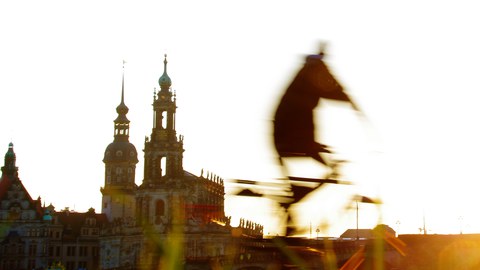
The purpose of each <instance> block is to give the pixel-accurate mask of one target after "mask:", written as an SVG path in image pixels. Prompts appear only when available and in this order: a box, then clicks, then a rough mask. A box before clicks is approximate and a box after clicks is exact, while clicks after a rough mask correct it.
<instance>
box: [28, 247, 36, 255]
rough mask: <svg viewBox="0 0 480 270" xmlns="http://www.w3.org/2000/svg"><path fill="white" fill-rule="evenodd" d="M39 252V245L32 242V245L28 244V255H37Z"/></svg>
mask: <svg viewBox="0 0 480 270" xmlns="http://www.w3.org/2000/svg"><path fill="white" fill-rule="evenodd" d="M36 254H37V245H36V244H30V246H28V255H31V256H33V255H36Z"/></svg>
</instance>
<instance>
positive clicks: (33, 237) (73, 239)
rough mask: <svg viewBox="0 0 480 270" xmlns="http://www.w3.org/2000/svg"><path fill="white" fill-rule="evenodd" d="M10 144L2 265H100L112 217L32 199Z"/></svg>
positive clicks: (1, 222) (0, 212) (0, 226)
mask: <svg viewBox="0 0 480 270" xmlns="http://www.w3.org/2000/svg"><path fill="white" fill-rule="evenodd" d="M15 161H16V155H15V152H14V150H13V144H12V143H10V144H9V147H8V151H7V153H6V154H5V165H4V166H3V167H2V177H1V179H0V269H1V270H16V269H19V270H21V269H28V270H31V269H48V268H49V267H51V266H53V265H63V266H65V267H66V269H98V268H99V254H100V253H99V236H100V232H101V228H103V227H104V226H105V225H106V223H107V219H106V216H105V215H103V214H97V213H95V210H94V209H93V208H91V209H90V210H89V211H88V212H86V213H76V212H72V211H70V210H68V209H64V210H62V211H59V212H56V211H55V207H54V206H53V205H49V206H42V203H41V199H40V197H39V198H37V199H36V200H34V199H32V198H31V196H30V194H29V193H28V191H27V190H26V188H25V186H24V185H23V183H22V181H21V180H20V178H19V176H18V167H16V164H15Z"/></svg>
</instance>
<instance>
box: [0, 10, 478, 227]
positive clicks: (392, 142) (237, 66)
mask: <svg viewBox="0 0 480 270" xmlns="http://www.w3.org/2000/svg"><path fill="white" fill-rule="evenodd" d="M419 2H420V1H401V2H398V3H397V4H392V3H388V4H387V3H385V1H155V2H143V1H135V2H133V1H132V2H126V1H81V2H80V1H79V2H68V3H67V2H66V1H41V2H39V1H17V2H15V3H13V2H12V3H5V2H1V3H0V119H1V123H2V128H1V129H0V153H2V152H6V151H7V148H8V143H9V142H10V141H13V143H14V144H15V152H16V154H17V166H19V169H20V172H19V173H20V178H21V179H22V181H23V183H24V184H25V186H26V187H27V189H28V190H29V192H30V194H31V195H32V196H33V197H34V198H36V197H37V196H41V197H42V199H43V200H44V201H45V202H46V203H47V204H49V203H53V204H54V205H55V206H56V209H57V210H59V209H63V208H64V207H66V206H68V207H70V208H71V209H72V208H73V209H75V210H77V211H85V210H87V209H88V208H89V207H91V206H93V207H94V208H96V209H97V211H99V210H100V202H101V193H100V191H99V188H100V187H101V186H103V184H104V178H103V176H104V164H103V162H102V159H103V153H104V150H105V148H106V147H107V145H108V144H109V143H110V142H112V140H113V120H114V119H115V118H116V116H117V114H116V111H115V108H116V106H117V105H118V104H119V102H120V90H121V77H122V60H123V59H125V60H126V61H127V65H126V70H125V87H126V88H125V91H126V93H125V95H126V96H125V98H126V104H127V106H128V107H129V108H130V112H129V113H128V118H129V119H130V120H131V126H130V132H131V137H130V141H131V142H132V143H133V144H134V145H135V146H136V147H137V151H138V152H139V159H141V162H140V163H139V164H138V166H137V172H138V173H137V183H141V180H142V178H143V153H142V149H143V141H144V137H145V136H147V135H148V136H149V135H150V132H151V128H152V108H151V103H152V95H153V88H154V87H157V88H158V84H157V80H158V78H159V76H160V75H161V74H162V72H163V62H162V61H163V55H164V54H165V53H167V54H168V61H169V64H168V74H169V75H170V77H171V78H172V81H173V85H172V87H173V89H174V90H175V91H176V93H177V98H178V99H177V104H178V110H177V131H178V133H179V134H182V135H184V136H185V149H186V151H185V154H184V168H185V169H186V170H188V171H190V172H192V173H194V174H196V175H199V174H200V170H201V169H202V168H204V169H205V170H208V171H211V172H213V173H215V174H217V175H219V176H221V177H222V178H224V179H227V180H228V179H231V178H247V179H259V180H262V179H267V180H268V179H272V178H275V177H278V176H279V175H280V168H279V167H278V166H277V164H276V163H275V156H274V152H273V151H272V149H271V135H270V134H271V131H270V127H271V126H270V120H271V119H272V114H273V111H274V106H275V104H276V102H277V99H278V98H279V97H280V96H281V94H282V93H283V90H284V88H285V86H286V85H287V84H288V83H289V80H290V79H291V77H292V76H293V74H294V73H295V71H296V70H297V69H298V68H299V67H300V65H301V64H302V62H303V57H304V56H305V55H306V54H309V53H315V52H317V51H318V45H319V42H320V41H326V42H328V58H327V62H328V64H329V66H330V68H331V70H332V71H334V72H335V74H336V76H337V78H338V79H339V80H340V81H341V82H342V83H343V85H344V87H345V88H346V89H348V91H349V93H350V95H351V96H352V97H353V98H354V99H355V100H356V101H357V103H358V104H359V105H360V106H361V107H362V108H363V110H364V112H365V114H366V115H367V118H368V122H361V121H360V118H359V117H357V115H356V114H355V113H353V112H352V111H351V110H350V109H349V108H348V107H346V106H340V107H334V106H326V107H324V109H322V110H319V112H318V113H319V114H318V119H317V120H318V124H319V125H320V122H321V129H319V131H318V132H319V134H321V136H322V139H323V141H324V142H326V143H328V144H330V145H332V147H333V148H335V149H338V151H339V154H338V155H339V157H341V158H343V159H347V160H350V161H351V162H350V163H348V164H347V165H345V167H344V172H345V174H344V177H345V178H346V179H347V180H351V181H354V182H355V183H356V185H354V186H349V187H337V186H335V187H332V186H330V187H327V188H326V189H324V190H322V191H320V192H319V193H318V194H315V195H314V196H312V197H311V198H310V200H308V202H306V203H305V205H304V206H303V207H302V211H303V214H304V215H303V218H301V221H302V224H304V225H305V226H306V227H308V226H309V224H310V223H311V224H312V227H313V228H314V230H315V228H316V227H318V226H320V225H321V224H327V223H328V224H329V226H328V228H327V227H322V231H321V234H329V235H338V234H340V233H341V232H343V231H344V230H345V229H347V228H354V227H355V213H354V211H353V210H348V211H344V210H342V209H343V208H344V207H345V204H346V202H347V201H348V198H349V197H350V195H351V194H355V193H361V194H364V195H368V196H372V197H380V198H381V199H382V200H383V201H384V204H383V205H382V208H381V211H380V213H381V221H382V222H384V223H386V224H388V225H390V226H391V227H393V228H394V229H395V230H398V231H399V232H400V233H418V232H419V231H418V228H419V227H422V226H423V216H425V220H426V225H427V229H428V230H429V233H459V232H460V231H463V232H464V233H465V232H480V218H479V217H478V211H477V208H478V205H480V198H479V197H478V191H477V187H478V185H477V182H478V180H479V179H480V172H479V171H478V169H477V168H478V165H477V164H478V162H480V158H479V157H478V155H477V153H478V152H479V150H480V142H479V140H478V138H480V128H479V125H480V124H479V123H478V121H477V119H478V116H480V106H478V104H477V98H478V96H479V95H478V92H479V90H480V80H479V76H478V71H479V70H480V69H479V65H480V49H479V48H480V38H479V37H478V36H479V35H478V26H479V25H480V17H479V16H478V13H479V11H480V9H479V6H477V5H475V4H471V3H473V1H421V3H419ZM2 145H3V147H2ZM2 149H3V150H2ZM2 164H3V162H2ZM315 166H316V165H313V164H310V165H308V167H307V169H305V170H302V172H301V173H303V172H305V171H306V170H308V171H310V169H311V168H312V167H315ZM310 173H312V172H310ZM318 174H319V173H318V172H315V175H318ZM259 205H268V202H267V201H262V202H261V204H260V203H259V202H255V203H254V204H253V206H252V204H251V203H249V201H247V200H246V199H241V198H230V197H228V198H227V202H226V206H227V214H229V215H232V216H233V217H234V219H238V218H239V217H247V218H250V219H253V220H255V221H258V222H260V223H264V224H265V225H266V231H267V232H271V233H275V232H274V231H275V228H276V227H277V223H276V222H278V220H275V219H271V217H270V216H271V214H274V215H278V213H277V212H275V211H274V210H272V209H270V208H267V207H258V206H259ZM254 209H255V211H254ZM376 213H378V211H377V210H376V209H374V207H372V206H368V205H361V206H360V227H362V228H370V227H373V226H374V225H375V224H376V222H377V220H378V217H377V216H376V215H375V214H376ZM272 220H273V221H272Z"/></svg>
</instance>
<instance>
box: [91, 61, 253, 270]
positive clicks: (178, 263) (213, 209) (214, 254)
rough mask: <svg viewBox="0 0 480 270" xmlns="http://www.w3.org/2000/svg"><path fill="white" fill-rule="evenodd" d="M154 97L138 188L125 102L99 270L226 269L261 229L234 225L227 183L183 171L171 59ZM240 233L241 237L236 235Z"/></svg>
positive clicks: (110, 157) (106, 193) (109, 154)
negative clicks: (243, 240) (227, 203)
mask: <svg viewBox="0 0 480 270" xmlns="http://www.w3.org/2000/svg"><path fill="white" fill-rule="evenodd" d="M158 83H159V87H160V90H158V91H156V93H155V96H154V99H153V117H154V119H153V127H152V133H151V134H150V136H149V137H146V138H145V142H144V149H143V151H144V159H145V160H144V168H143V172H144V178H143V180H142V182H141V184H140V185H136V184H135V178H134V177H135V174H134V172H135V169H136V168H135V165H136V163H137V162H138V159H137V151H136V149H135V147H134V146H133V144H131V143H130V142H129V136H128V134H129V120H128V119H127V116H126V114H127V112H128V107H127V106H126V105H125V101H124V92H125V89H124V83H123V78H122V95H121V96H122V98H121V102H120V105H119V106H118V107H117V113H118V117H117V118H116V119H115V121H114V141H113V142H112V143H111V144H109V145H108V147H107V148H106V150H105V156H104V159H103V161H104V163H105V183H104V187H103V188H102V189H101V191H102V195H103V197H102V202H103V205H102V213H103V214H105V215H106V216H107V217H108V220H109V224H108V226H106V227H105V228H104V230H103V231H102V234H101V237H100V262H101V265H100V267H101V269H157V268H158V267H161V268H163V267H168V268H172V267H173V268H178V267H180V268H187V269H188V268H192V269H194V268H198V267H205V265H210V264H211V263H212V262H216V263H221V264H225V263H228V262H229V261H233V259H234V258H233V257H234V256H236V254H238V252H239V250H238V245H237V244H238V241H241V240H239V239H241V238H242V237H254V238H262V236H263V227H262V226H261V225H259V224H255V223H253V222H249V221H248V222H243V223H241V224H240V225H239V227H237V228H233V227H232V226H230V217H227V216H225V210H224V201H225V198H224V195H225V187H224V181H223V179H221V178H220V177H218V176H215V175H213V174H210V173H208V174H207V175H206V176H204V173H203V172H202V173H201V175H200V176H196V175H194V174H192V173H190V172H187V171H185V170H184V169H183V152H184V151H185V150H184V148H183V139H184V137H183V136H181V135H178V134H177V131H176V127H175V123H176V117H175V114H176V109H177V106H176V96H175V93H173V92H172V89H171V85H172V80H171V79H170V77H169V75H168V73H167V59H166V56H165V59H164V71H163V74H162V75H161V76H160V78H159V80H158ZM234 229H236V230H238V229H240V230H241V231H242V233H241V234H240V236H241V237H240V238H235V237H233V236H232V235H233V234H232V230H234Z"/></svg>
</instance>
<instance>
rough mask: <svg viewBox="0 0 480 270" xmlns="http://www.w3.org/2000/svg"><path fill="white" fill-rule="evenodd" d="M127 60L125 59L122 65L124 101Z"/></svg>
mask: <svg viewBox="0 0 480 270" xmlns="http://www.w3.org/2000/svg"><path fill="white" fill-rule="evenodd" d="M125 63H126V62H125V60H123V65H122V102H121V103H123V96H124V89H125Z"/></svg>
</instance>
